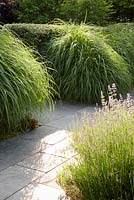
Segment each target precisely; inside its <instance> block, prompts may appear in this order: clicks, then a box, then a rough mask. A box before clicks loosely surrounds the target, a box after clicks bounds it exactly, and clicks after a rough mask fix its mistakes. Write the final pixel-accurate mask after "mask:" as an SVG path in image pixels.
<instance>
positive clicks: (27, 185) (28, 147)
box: [0, 103, 94, 200]
mask: <svg viewBox="0 0 134 200" xmlns="http://www.w3.org/2000/svg"><path fill="white" fill-rule="evenodd" d="M85 111H86V112H88V113H89V114H91V113H93V112H94V107H93V106H91V107H90V106H87V105H79V104H67V103H63V104H59V103H57V104H56V107H55V110H54V111H53V112H52V113H50V112H48V111H44V112H43V113H42V114H41V117H40V120H39V124H40V127H39V128H37V129H35V130H33V131H31V132H27V133H25V134H23V135H20V136H17V137H15V138H12V139H9V140H6V141H4V142H1V143H0V200H60V199H63V198H62V196H64V191H63V190H62V188H61V187H60V186H59V185H58V184H57V183H56V180H55V178H56V174H57V172H59V171H60V170H61V169H62V166H63V165H64V164H65V163H67V162H70V161H71V160H72V159H73V158H74V156H75V152H74V151H73V149H71V148H70V146H69V144H70V140H71V137H70V136H71V131H70V130H71V129H72V128H74V126H75V124H76V121H79V120H80V118H81V116H82V114H83V113H84V112H85Z"/></svg>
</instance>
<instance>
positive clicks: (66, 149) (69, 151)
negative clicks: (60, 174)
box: [41, 138, 76, 158]
mask: <svg viewBox="0 0 134 200" xmlns="http://www.w3.org/2000/svg"><path fill="white" fill-rule="evenodd" d="M71 142H72V140H71V138H66V139H64V140H62V141H60V142H59V143H57V144H55V145H51V146H48V147H46V146H45V147H44V149H43V146H42V150H41V152H45V153H48V154H51V155H56V156H61V157H64V158H71V157H73V156H74V155H75V154H76V153H75V152H74V149H73V148H72V147H71Z"/></svg>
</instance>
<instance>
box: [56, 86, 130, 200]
mask: <svg viewBox="0 0 134 200" xmlns="http://www.w3.org/2000/svg"><path fill="white" fill-rule="evenodd" d="M109 91H110V93H111V94H112V95H111V96H110V97H109V101H108V102H106V101H105V99H104V96H103V94H102V102H103V108H102V110H100V111H99V110H98V111H96V112H95V114H94V116H93V118H92V121H90V122H89V118H88V117H86V118H85V122H84V123H83V124H82V125H81V127H80V126H79V128H78V129H77V130H76V131H75V132H74V133H73V142H72V145H73V147H74V149H75V151H76V153H77V156H76V158H74V161H73V163H72V164H70V165H67V166H66V167H65V168H64V170H63V172H62V173H61V174H60V175H59V176H58V182H59V183H60V184H61V186H62V187H63V188H64V189H65V191H66V193H67V194H68V195H69V196H70V197H71V200H77V199H79V200H130V199H134V100H132V99H131V97H130V95H129V94H128V95H127V99H126V100H123V99H122V98H121V99H119V100H118V99H117V97H116V94H115V85H113V87H112V88H110V87H109Z"/></svg>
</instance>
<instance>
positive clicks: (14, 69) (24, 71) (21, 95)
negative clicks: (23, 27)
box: [0, 28, 53, 132]
mask: <svg viewBox="0 0 134 200" xmlns="http://www.w3.org/2000/svg"><path fill="white" fill-rule="evenodd" d="M51 85H53V80H52V77H51V76H50V75H49V74H48V72H47V67H46V66H45V65H43V63H39V62H38V61H37V60H36V59H35V57H34V55H33V53H32V52H31V51H30V50H29V49H28V48H27V47H26V46H25V45H24V44H23V43H22V42H21V41H20V40H19V39H17V38H16V37H15V36H14V35H13V34H11V33H10V32H9V31H8V30H7V29H4V28H3V29H2V28H1V29H0V130H1V132H2V131H4V129H5V130H10V131H12V130H15V129H16V128H17V127H18V125H19V126H20V128H21V123H20V122H21V120H23V119H25V117H26V116H27V115H29V113H35V112H37V111H38V110H39V109H41V108H42V107H44V106H45V105H46V103H47V102H49V104H50V105H53V88H52V86H51Z"/></svg>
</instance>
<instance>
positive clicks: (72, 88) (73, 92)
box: [49, 24, 130, 103]
mask: <svg viewBox="0 0 134 200" xmlns="http://www.w3.org/2000/svg"><path fill="white" fill-rule="evenodd" d="M64 27H65V31H64V33H63V34H62V35H60V36H59V37H57V38H56V39H53V40H52V41H51V43H50V49H49V59H50V60H51V61H52V63H53V67H54V69H56V71H54V72H55V73H54V78H55V81H56V83H57V84H58V86H59V88H60V94H61V97H62V98H63V99H67V100H75V101H80V102H88V103H96V102H97V101H100V93H101V90H103V91H104V93H105V94H107V85H108V84H112V83H113V82H115V83H116V85H117V86H118V88H119V92H125V91H126V90H127V89H128V88H129V87H130V75H129V71H128V66H127V63H126V62H125V60H124V59H123V58H122V57H121V56H120V55H119V54H118V53H117V52H116V51H114V50H113V49H112V48H111V47H110V46H109V45H108V44H106V43H105V42H104V40H103V38H102V37H98V36H97V35H96V34H95V32H93V31H91V32H90V31H89V29H87V26H85V28H84V26H83V25H81V26H77V25H73V24H71V25H67V26H64Z"/></svg>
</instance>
